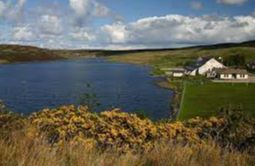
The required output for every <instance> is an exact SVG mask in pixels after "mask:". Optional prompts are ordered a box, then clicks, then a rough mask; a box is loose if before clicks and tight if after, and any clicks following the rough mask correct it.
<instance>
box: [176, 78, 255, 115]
mask: <svg viewBox="0 0 255 166" xmlns="http://www.w3.org/2000/svg"><path fill="white" fill-rule="evenodd" d="M254 101H255V84H249V85H247V84H216V83H207V84H204V85H197V84H191V83H188V84H187V86H186V92H185V94H184V101H183V107H182V110H181V112H180V114H179V117H178V119H179V120H185V119H189V118H193V117H196V116H202V117H209V116H212V115H215V111H217V110H218V109H219V108H220V107H223V106H228V105H233V106H237V105H241V106H242V107H243V108H244V110H245V111H246V112H247V113H249V114H250V115H253V116H255V109H254V108H255V102H254Z"/></svg>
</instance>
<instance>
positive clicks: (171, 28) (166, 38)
mask: <svg viewBox="0 0 255 166" xmlns="http://www.w3.org/2000/svg"><path fill="white" fill-rule="evenodd" d="M102 30H103V31H104V33H106V36H108V38H110V40H109V41H111V42H112V43H114V44H120V45H123V43H125V44H127V45H133V46H136V45H144V46H146V47H169V46H170V47H171V46H178V45H179V46H187V45H196V44H209V43H220V42H240V41H244V40H250V39H254V38H255V18H253V17H251V16H239V17H233V18H229V17H210V16H203V17H189V16H182V15H167V16H163V17H149V18H144V19H140V20H137V21H136V22H132V23H129V24H127V25H123V24H113V25H107V26H104V27H103V28H102Z"/></svg>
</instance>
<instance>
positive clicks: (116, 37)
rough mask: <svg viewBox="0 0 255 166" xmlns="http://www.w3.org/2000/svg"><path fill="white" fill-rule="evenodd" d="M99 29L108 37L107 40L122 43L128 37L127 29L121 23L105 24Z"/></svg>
mask: <svg viewBox="0 0 255 166" xmlns="http://www.w3.org/2000/svg"><path fill="white" fill-rule="evenodd" d="M101 30H102V31H103V32H104V33H106V34H107V35H108V37H109V40H110V41H111V42H112V43H124V42H126V40H127V37H128V33H129V32H128V31H127V30H126V26H125V25H124V24H122V23H115V24H113V25H105V26H103V27H102V28H101Z"/></svg>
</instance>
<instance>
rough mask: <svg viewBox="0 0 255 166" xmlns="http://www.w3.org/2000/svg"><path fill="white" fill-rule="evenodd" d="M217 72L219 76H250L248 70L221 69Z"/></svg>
mask: <svg viewBox="0 0 255 166" xmlns="http://www.w3.org/2000/svg"><path fill="white" fill-rule="evenodd" d="M217 72H218V73H219V74H248V72H247V70H245V69H233V68H228V69H219V70H218V71H217Z"/></svg>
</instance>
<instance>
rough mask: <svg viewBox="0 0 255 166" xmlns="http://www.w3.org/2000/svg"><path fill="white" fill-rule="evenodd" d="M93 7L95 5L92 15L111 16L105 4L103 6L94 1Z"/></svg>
mask: <svg viewBox="0 0 255 166" xmlns="http://www.w3.org/2000/svg"><path fill="white" fill-rule="evenodd" d="M94 7H95V8H94V11H93V15H94V16H96V17H107V16H111V11H110V9H109V8H107V7H106V6H104V5H102V4H100V3H98V2H94Z"/></svg>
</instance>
